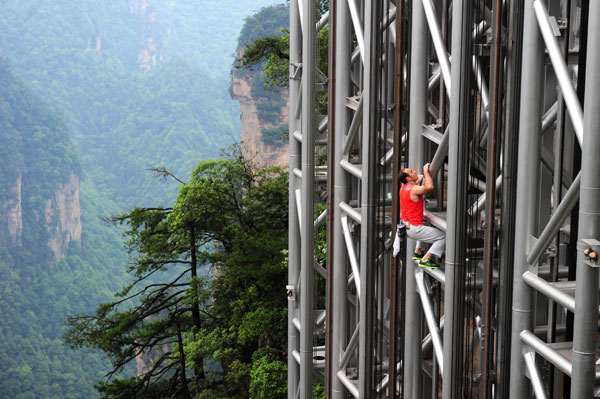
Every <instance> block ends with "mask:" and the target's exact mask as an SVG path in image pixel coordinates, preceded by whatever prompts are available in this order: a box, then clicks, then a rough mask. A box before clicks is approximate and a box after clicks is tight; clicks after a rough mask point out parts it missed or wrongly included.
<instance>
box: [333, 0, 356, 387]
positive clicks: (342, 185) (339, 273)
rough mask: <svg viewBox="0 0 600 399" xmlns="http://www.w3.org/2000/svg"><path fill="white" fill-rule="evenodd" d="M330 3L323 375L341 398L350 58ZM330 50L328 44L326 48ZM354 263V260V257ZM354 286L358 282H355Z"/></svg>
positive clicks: (339, 4) (342, 11) (339, 16)
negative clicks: (327, 341) (327, 338)
mask: <svg viewBox="0 0 600 399" xmlns="http://www.w3.org/2000/svg"><path fill="white" fill-rule="evenodd" d="M331 5H332V6H333V7H332V10H335V11H334V12H333V13H332V19H333V20H332V22H331V24H333V29H332V30H330V34H332V32H333V33H334V34H335V46H334V47H333V49H332V51H333V57H332V58H333V59H334V61H332V62H335V65H334V70H335V72H334V76H333V81H332V86H333V98H334V101H335V107H334V118H333V123H334V128H333V129H330V130H329V134H330V135H333V136H334V138H335V147H334V149H333V159H331V160H330V162H331V164H332V165H333V177H334V181H335V184H334V188H333V196H334V200H333V236H332V237H330V242H331V244H332V246H333V248H328V251H332V252H333V261H332V263H331V265H332V267H333V294H332V296H333V297H332V308H333V315H332V317H333V322H332V325H331V334H332V341H333V342H332V348H331V359H330V366H331V370H327V375H328V376H331V378H330V382H331V387H330V389H329V392H330V396H329V398H330V399H343V398H345V395H346V392H345V389H344V385H343V384H342V382H341V380H340V379H339V378H338V373H343V372H344V370H343V369H344V367H345V365H341V364H340V360H341V357H342V354H343V353H344V349H343V348H344V345H345V343H346V340H347V333H346V330H347V327H346V325H347V323H348V315H347V310H348V306H347V299H346V298H347V285H348V261H349V260H348V252H349V249H348V248H347V245H346V242H347V241H346V240H347V237H346V233H345V232H344V226H346V229H347V226H348V221H347V219H346V220H345V221H344V220H343V219H342V218H343V214H344V212H343V210H342V209H341V206H340V204H341V203H346V202H347V201H348V176H347V174H346V172H344V171H343V170H342V168H341V166H340V162H341V161H342V159H343V146H342V144H343V142H344V138H345V136H346V131H347V130H348V127H349V125H350V121H349V119H350V117H349V112H348V108H347V107H346V98H347V97H348V96H349V95H350V69H349V64H350V57H351V54H352V48H351V47H352V44H351V41H350V39H351V38H350V35H351V31H352V28H351V25H350V14H349V10H348V3H347V1H346V0H333V1H332V3H331ZM330 49H331V47H330ZM354 262H356V260H354ZM357 286H358V284H357Z"/></svg>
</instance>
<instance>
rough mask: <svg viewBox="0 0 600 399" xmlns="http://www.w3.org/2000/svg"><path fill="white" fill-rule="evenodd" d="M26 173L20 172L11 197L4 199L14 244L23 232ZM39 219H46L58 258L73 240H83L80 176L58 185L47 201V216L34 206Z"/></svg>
mask: <svg viewBox="0 0 600 399" xmlns="http://www.w3.org/2000/svg"><path fill="white" fill-rule="evenodd" d="M22 184H23V181H22V176H21V175H19V177H18V178H17V180H16V181H15V183H14V185H13V186H12V187H11V188H10V193H11V196H10V199H8V200H5V201H4V203H2V204H1V205H2V207H1V208H2V209H3V210H4V216H5V219H4V220H5V221H6V229H7V232H8V236H9V237H10V241H11V244H12V245H13V246H17V247H19V246H21V244H22V243H21V238H22V235H23V205H22V189H21V187H22ZM31 212H33V216H34V218H35V220H36V222H40V223H45V224H46V226H47V227H48V231H49V233H50V238H49V240H48V243H47V244H48V246H49V247H50V248H51V249H52V252H54V259H55V260H56V261H57V262H58V261H60V260H62V259H64V258H65V256H66V253H67V250H68V248H69V244H70V243H71V242H72V241H76V242H80V241H81V227H82V226H81V204H80V201H79V177H78V176H77V175H76V174H75V173H72V174H71V178H70V180H69V182H67V183H65V184H63V185H62V186H60V187H59V188H58V190H57V191H56V193H55V194H54V197H53V198H51V199H49V200H47V201H46V206H45V208H44V218H43V220H40V219H41V218H40V215H39V213H38V212H36V211H35V210H31Z"/></svg>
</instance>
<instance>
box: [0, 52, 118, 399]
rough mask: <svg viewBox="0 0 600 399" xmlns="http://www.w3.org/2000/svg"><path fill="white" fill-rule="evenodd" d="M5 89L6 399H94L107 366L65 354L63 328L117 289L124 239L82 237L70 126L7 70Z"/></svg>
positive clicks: (2, 286)
mask: <svg viewBox="0 0 600 399" xmlns="http://www.w3.org/2000/svg"><path fill="white" fill-rule="evenodd" d="M0 87H2V90H0V143H1V145H0V213H1V215H2V216H1V219H0V220H1V223H0V336H2V342H1V343H0V359H2V367H0V397H3V398H57V399H58V398H81V397H93V396H94V395H95V392H94V390H93V388H92V387H93V383H95V382H96V380H97V378H98V377H99V376H101V370H102V369H104V368H105V367H106V363H105V362H103V361H102V359H101V357H100V356H99V355H97V354H90V356H85V357H83V356H82V352H70V351H66V350H64V348H63V347H62V346H61V336H62V326H63V324H64V318H65V317H66V316H67V315H68V314H70V313H73V312H81V311H86V310H88V309H91V308H93V307H94V306H95V304H96V303H97V302H98V301H100V300H103V299H105V298H106V297H107V295H108V293H109V292H110V291H112V290H114V289H115V287H116V284H118V283H119V281H121V280H120V279H119V278H118V276H119V274H122V272H118V271H117V270H116V269H115V266H116V265H115V263H114V261H111V258H112V259H115V258H120V257H122V256H123V255H122V254H121V252H122V250H120V248H119V246H118V243H119V240H118V236H117V235H116V234H110V233H107V232H102V233H103V234H102V235H101V237H102V238H101V239H99V235H98V232H97V231H94V230H93V229H91V230H85V232H84V233H83V234H82V229H81V227H82V219H81V217H80V211H81V208H80V201H79V176H80V173H81V166H80V163H79V160H78V157H77V153H76V151H75V150H74V148H73V145H72V143H71V140H70V138H69V135H68V130H67V128H66V125H65V123H64V120H63V119H62V118H61V117H60V116H58V115H57V114H56V113H55V112H54V111H53V110H52V109H51V108H50V107H49V106H48V105H46V104H45V103H44V102H43V101H41V100H40V99H38V98H37V97H36V96H35V95H33V93H32V92H31V90H29V89H28V88H27V86H26V84H25V83H24V82H23V80H22V79H20V78H18V77H15V76H14V75H13V74H12V73H11V71H10V70H9V68H8V66H7V65H6V62H5V61H3V60H0ZM87 217H88V218H89V215H88V216H87ZM83 221H84V222H85V221H86V218H85V217H84V218H83ZM67 252H68V253H69V254H68V255H67ZM84 254H85V255H84ZM99 265H102V266H103V268H102V269H99V268H98V266H99ZM107 274H113V276H112V277H111V278H110V279H107V278H106V275H107Z"/></svg>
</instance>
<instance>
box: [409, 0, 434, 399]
mask: <svg viewBox="0 0 600 399" xmlns="http://www.w3.org/2000/svg"><path fill="white" fill-rule="evenodd" d="M411 31H412V37H411V50H410V51H411V53H410V88H409V90H410V93H409V99H410V100H409V104H410V105H409V128H408V134H409V139H408V166H409V167H410V168H411V169H415V170H416V169H418V168H420V167H421V166H422V165H423V159H422V153H423V138H422V136H421V132H422V129H423V128H422V126H423V125H424V124H425V117H426V115H427V114H426V113H427V94H428V89H427V61H428V56H429V54H428V46H427V43H428V42H429V38H428V33H429V32H428V30H427V22H426V19H425V11H424V9H423V3H422V2H421V1H420V0H413V1H412V21H411ZM414 248H415V241H414V240H412V239H408V240H407V245H406V262H405V265H406V280H405V282H406V292H405V298H406V302H405V310H404V312H403V314H404V326H405V327H404V334H405V338H404V365H403V383H404V387H403V394H404V397H405V398H420V397H422V393H423V392H422V390H421V320H422V316H421V312H422V311H421V304H420V302H419V298H418V294H417V283H416V281H415V273H416V265H415V262H414V261H413V260H412V254H413V251H414Z"/></svg>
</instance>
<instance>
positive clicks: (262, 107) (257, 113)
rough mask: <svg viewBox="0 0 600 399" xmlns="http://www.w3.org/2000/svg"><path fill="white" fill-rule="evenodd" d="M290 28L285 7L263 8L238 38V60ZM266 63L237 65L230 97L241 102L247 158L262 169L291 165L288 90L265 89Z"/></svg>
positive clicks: (243, 137) (242, 138)
mask: <svg viewBox="0 0 600 399" xmlns="http://www.w3.org/2000/svg"><path fill="white" fill-rule="evenodd" d="M288 25H289V8H288V7H287V6H285V5H276V6H270V7H264V8H263V9H261V10H260V11H259V12H257V13H255V14H253V15H252V16H250V17H248V18H246V22H245V24H244V26H243V28H242V31H241V33H240V36H239V39H238V47H237V58H238V59H240V58H241V57H242V55H243V53H244V49H245V46H246V45H247V44H248V43H250V42H251V41H253V40H256V39H260V38H263V37H267V36H278V35H281V34H282V29H285V28H287V26H288ZM266 86H267V85H266V84H265V72H264V63H262V64H260V65H256V66H254V67H253V68H252V69H243V68H239V65H237V64H234V69H233V70H232V73H231V95H232V98H233V99H234V100H237V101H239V103H240V111H241V114H240V119H241V122H242V134H241V141H242V143H243V144H244V148H245V150H246V151H247V152H248V155H249V156H250V157H252V158H254V160H255V161H256V162H257V163H258V165H260V166H262V167H271V166H285V165H287V163H288V159H289V156H288V144H287V130H288V127H287V124H288V88H287V87H266Z"/></svg>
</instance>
